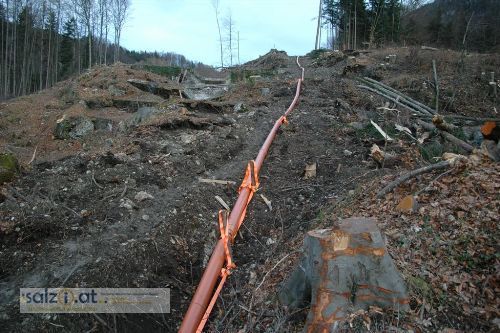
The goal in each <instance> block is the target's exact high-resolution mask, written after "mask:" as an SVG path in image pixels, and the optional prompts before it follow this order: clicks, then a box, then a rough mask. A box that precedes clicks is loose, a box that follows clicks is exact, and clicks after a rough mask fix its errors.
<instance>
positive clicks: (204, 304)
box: [179, 57, 304, 333]
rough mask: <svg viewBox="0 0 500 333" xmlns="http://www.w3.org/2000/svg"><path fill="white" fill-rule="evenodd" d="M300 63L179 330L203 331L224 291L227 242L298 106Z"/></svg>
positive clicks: (250, 167)
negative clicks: (285, 103)
mask: <svg viewBox="0 0 500 333" xmlns="http://www.w3.org/2000/svg"><path fill="white" fill-rule="evenodd" d="M297 65H298V66H299V67H300V68H301V69H302V73H301V78H299V79H298V80H297V90H296V93H295V97H294V99H293V101H292V103H291V104H290V106H289V107H288V109H287V110H286V112H285V114H284V115H283V116H281V117H280V118H279V119H278V120H277V121H276V123H275V124H274V126H273V128H272V129H271V132H270V133H269V135H268V136H267V138H266V140H265V141H264V144H263V145H262V147H261V149H260V150H259V153H258V155H257V158H256V159H255V162H254V161H251V162H250V163H249V164H248V165H247V169H246V172H245V177H244V179H243V182H242V185H241V186H240V188H239V196H238V199H237V200H236V202H235V204H234V206H233V209H232V211H231V213H230V214H229V218H228V219H227V223H226V224H225V227H224V230H225V231H224V232H223V234H226V236H224V237H222V236H221V239H219V241H218V242H217V244H216V245H215V247H214V250H213V252H212V256H211V257H210V260H209V262H208V264H207V267H206V268H205V272H204V273H203V276H202V277H201V281H200V283H199V285H198V288H197V289H196V292H195V294H194V296H193V299H192V300H191V304H190V305H189V308H188V310H187V312H186V314H185V316H184V319H183V321H182V324H181V327H180V329H179V332H180V333H193V332H201V331H202V330H203V327H204V325H205V323H206V322H207V320H208V317H209V315H210V312H211V311H212V309H213V307H214V305H215V302H216V301H217V298H218V296H219V294H220V292H221V290H222V287H223V285H224V283H225V281H226V279H227V276H228V275H229V273H230V271H227V265H226V270H224V262H226V263H227V262H231V263H232V259H231V261H228V256H227V253H229V251H228V250H226V249H229V247H228V243H227V241H234V238H235V237H236V234H237V232H238V230H239V228H240V226H241V224H242V223H243V220H244V218H245V214H246V210H247V207H248V204H249V203H250V201H251V200H252V197H253V195H254V193H255V191H256V190H257V189H258V186H259V181H258V176H257V175H258V173H259V171H260V168H261V167H262V164H263V163H264V159H265V157H266V155H267V153H268V151H269V148H270V146H271V143H272V142H273V140H274V138H275V136H276V134H277V132H278V129H279V128H280V126H281V125H282V124H283V123H287V120H286V117H287V116H288V115H289V114H290V112H292V110H293V109H294V108H295V106H296V105H297V102H298V99H299V95H300V91H301V87H302V81H303V80H304V68H303V67H302V66H300V63H299V57H297ZM229 258H230V256H229ZM219 277H221V279H220V281H219V285H218V286H217V288H216V290H215V292H214V288H215V285H216V283H217V280H219Z"/></svg>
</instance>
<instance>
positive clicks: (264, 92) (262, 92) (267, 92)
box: [260, 88, 271, 96]
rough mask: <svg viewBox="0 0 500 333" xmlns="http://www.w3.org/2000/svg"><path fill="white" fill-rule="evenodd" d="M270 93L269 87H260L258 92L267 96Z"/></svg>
mask: <svg viewBox="0 0 500 333" xmlns="http://www.w3.org/2000/svg"><path fill="white" fill-rule="evenodd" d="M270 93H271V89H269V88H262V89H260V94H261V95H262V96H267V95H269V94H270Z"/></svg>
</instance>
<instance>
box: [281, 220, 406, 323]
mask: <svg viewBox="0 0 500 333" xmlns="http://www.w3.org/2000/svg"><path fill="white" fill-rule="evenodd" d="M279 297H280V300H281V302H282V303H283V304H284V305H287V306H289V307H291V308H299V307H301V306H303V305H304V304H305V303H307V302H310V304H311V309H310V311H309V314H308V316H307V321H306V326H305V328H304V331H305V332H331V331H333V330H335V329H336V327H337V326H338V323H339V322H340V321H341V320H342V319H344V318H345V317H346V316H347V314H348V313H349V312H351V311H357V310H359V309H365V310H367V309H368V308H369V306H371V305H375V306H379V307H382V308H389V307H390V308H394V309H396V310H401V311H407V310H409V305H408V303H409V299H408V294H407V292H406V287H405V284H404V281H403V279H402V278H401V276H400V274H399V272H398V271H397V269H396V266H395V265H394V263H393V262H392V258H391V257H390V256H389V254H388V253H387V249H386V247H385V243H384V239H383V238H382V235H381V233H380V230H379V229H378V228H377V226H376V221H375V220H374V219H366V218H350V219H345V220H342V221H341V222H340V225H339V227H338V228H334V229H321V230H313V231H309V232H308V233H307V235H306V237H305V240H304V249H303V257H302V259H301V261H300V263H299V265H298V267H297V268H296V269H295V270H294V272H293V273H292V274H291V276H290V277H289V278H288V280H287V281H286V282H285V283H284V285H283V286H282V288H281V290H280V292H279Z"/></svg>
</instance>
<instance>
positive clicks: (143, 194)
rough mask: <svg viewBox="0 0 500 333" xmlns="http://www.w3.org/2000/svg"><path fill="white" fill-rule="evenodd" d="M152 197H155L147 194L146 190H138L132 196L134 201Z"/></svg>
mask: <svg viewBox="0 0 500 333" xmlns="http://www.w3.org/2000/svg"><path fill="white" fill-rule="evenodd" d="M154 198H155V197H153V196H152V195H151V194H149V193H148V192H146V191H140V192H138V193H137V194H136V195H135V197H134V199H135V201H137V202H142V201H144V200H148V199H150V200H152V199H154Z"/></svg>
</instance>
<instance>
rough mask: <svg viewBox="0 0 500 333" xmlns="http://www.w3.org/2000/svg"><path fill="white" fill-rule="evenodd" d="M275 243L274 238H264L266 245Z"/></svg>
mask: <svg viewBox="0 0 500 333" xmlns="http://www.w3.org/2000/svg"><path fill="white" fill-rule="evenodd" d="M275 243H276V241H275V240H274V239H272V238H268V239H267V240H266V245H273V244H275Z"/></svg>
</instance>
